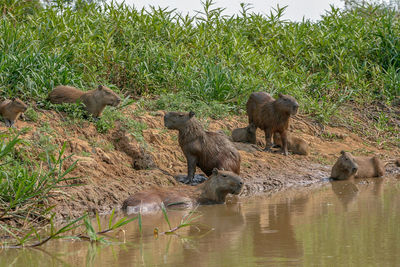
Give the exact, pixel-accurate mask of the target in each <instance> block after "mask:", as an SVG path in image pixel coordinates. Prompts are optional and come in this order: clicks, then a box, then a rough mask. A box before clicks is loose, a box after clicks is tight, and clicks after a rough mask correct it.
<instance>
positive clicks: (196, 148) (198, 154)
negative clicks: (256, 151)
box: [164, 111, 240, 183]
mask: <svg viewBox="0 0 400 267" xmlns="http://www.w3.org/2000/svg"><path fill="white" fill-rule="evenodd" d="M164 125H165V126H166V127H167V128H168V129H172V130H178V131H179V136H178V141H179V145H180V147H181V149H182V151H183V154H184V155H185V157H186V160H187V166H188V176H187V180H188V182H189V183H191V182H192V180H193V177H194V173H195V171H196V166H198V167H199V168H200V169H201V170H202V171H203V172H204V173H205V174H206V175H207V176H210V175H211V173H212V170H213V169H214V168H217V169H220V170H226V171H232V172H234V173H236V174H239V172H240V154H239V152H238V151H237V150H236V148H235V147H234V146H233V144H232V142H231V141H229V140H228V138H227V137H226V135H225V134H221V133H217V132H207V131H204V129H203V126H201V124H200V122H199V121H198V120H197V119H196V118H195V117H194V112H193V111H191V112H189V113H185V112H168V113H167V114H165V116H164Z"/></svg>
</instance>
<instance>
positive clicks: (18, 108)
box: [0, 98, 28, 127]
mask: <svg viewBox="0 0 400 267" xmlns="http://www.w3.org/2000/svg"><path fill="white" fill-rule="evenodd" d="M27 109H28V106H27V105H26V104H25V103H24V102H22V100H20V99H19V98H12V99H11V100H10V99H6V100H4V101H3V102H1V103H0V115H1V116H2V117H3V118H4V122H5V124H6V126H7V127H13V126H14V123H15V122H16V121H17V120H18V118H19V117H20V116H21V114H22V113H23V112H25V111H26V110H27Z"/></svg>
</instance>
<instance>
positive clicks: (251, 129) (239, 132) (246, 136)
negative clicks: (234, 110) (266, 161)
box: [232, 123, 257, 144]
mask: <svg viewBox="0 0 400 267" xmlns="http://www.w3.org/2000/svg"><path fill="white" fill-rule="evenodd" d="M256 130H257V127H256V126H255V125H254V123H251V124H249V125H248V126H247V127H244V128H237V129H234V130H233V131H232V140H233V141H234V142H242V143H250V144H256Z"/></svg>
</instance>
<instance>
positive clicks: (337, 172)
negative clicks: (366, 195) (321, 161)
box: [331, 151, 385, 180]
mask: <svg viewBox="0 0 400 267" xmlns="http://www.w3.org/2000/svg"><path fill="white" fill-rule="evenodd" d="M340 153H341V156H340V157H339V158H338V159H337V161H336V163H335V165H333V167H332V172H331V178H334V179H338V180H345V179H349V178H352V177H355V178H370V177H380V176H383V175H384V174H385V166H384V164H383V163H382V161H381V160H380V159H379V158H378V157H376V156H374V157H354V156H353V155H352V154H351V153H349V152H344V151H341V152H340Z"/></svg>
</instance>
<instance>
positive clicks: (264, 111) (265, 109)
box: [246, 92, 299, 155]
mask: <svg viewBox="0 0 400 267" xmlns="http://www.w3.org/2000/svg"><path fill="white" fill-rule="evenodd" d="M298 108H299V104H298V103H297V101H296V99H294V98H293V97H291V96H289V95H283V94H279V98H278V99H274V98H273V97H272V96H271V95H269V94H267V93H265V92H256V93H252V94H251V95H250V97H249V100H248V101H247V104H246V109H247V115H248V116H249V123H254V124H255V125H256V126H257V127H258V128H260V129H261V130H264V132H265V143H266V144H265V149H264V150H266V151H270V150H271V147H272V140H271V139H272V134H273V133H275V132H278V133H279V134H280V135H281V138H282V152H283V153H284V154H285V155H288V150H287V130H288V128H289V118H290V116H291V115H295V114H296V113H297V110H298Z"/></svg>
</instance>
